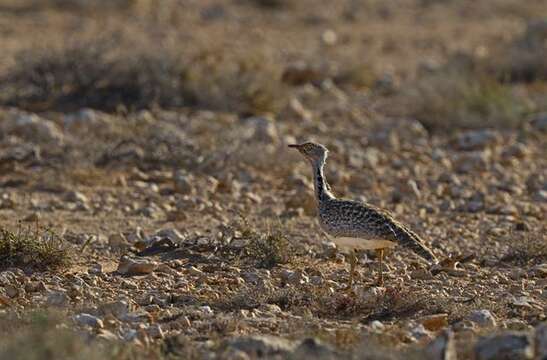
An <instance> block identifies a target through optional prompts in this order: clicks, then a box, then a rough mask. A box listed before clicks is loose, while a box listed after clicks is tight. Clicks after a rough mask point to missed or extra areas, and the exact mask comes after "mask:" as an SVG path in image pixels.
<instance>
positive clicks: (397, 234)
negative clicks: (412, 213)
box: [372, 208, 437, 262]
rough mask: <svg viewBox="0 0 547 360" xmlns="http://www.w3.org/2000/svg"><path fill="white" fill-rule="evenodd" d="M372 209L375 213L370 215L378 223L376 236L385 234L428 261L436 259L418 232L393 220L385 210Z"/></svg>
mask: <svg viewBox="0 0 547 360" xmlns="http://www.w3.org/2000/svg"><path fill="white" fill-rule="evenodd" d="M373 211H374V213H375V214H374V215H372V216H374V217H375V218H376V219H375V221H376V223H377V224H378V226H377V227H376V229H377V230H376V233H377V235H378V236H385V237H386V238H388V239H391V240H393V241H395V242H396V243H398V244H400V245H401V246H403V247H406V248H408V249H411V250H412V251H414V252H415V253H416V254H418V255H420V256H421V257H423V258H424V259H426V260H428V261H432V262H436V261H437V259H436V257H435V255H433V253H432V252H431V250H430V249H429V248H428V247H427V246H426V245H425V241H424V240H423V239H422V238H421V237H420V236H418V234H416V233H415V232H413V231H412V230H410V229H409V228H408V227H406V226H405V225H403V224H401V223H400V222H398V221H397V220H395V219H394V218H393V217H392V216H391V214H389V213H388V212H387V211H385V210H382V209H378V208H373Z"/></svg>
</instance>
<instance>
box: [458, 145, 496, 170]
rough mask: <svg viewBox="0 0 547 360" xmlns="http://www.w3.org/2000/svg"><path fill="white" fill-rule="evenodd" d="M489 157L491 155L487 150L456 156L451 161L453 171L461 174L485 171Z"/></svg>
mask: <svg viewBox="0 0 547 360" xmlns="http://www.w3.org/2000/svg"><path fill="white" fill-rule="evenodd" d="M491 156H492V153H491V152H490V151H488V149H487V150H484V151H470V152H465V153H462V154H458V155H457V156H456V157H455V158H454V161H453V162H454V169H455V170H456V171H457V172H458V173H462V174H467V173H472V172H476V171H477V172H478V171H485V170H487V168H488V164H489V162H490V158H491Z"/></svg>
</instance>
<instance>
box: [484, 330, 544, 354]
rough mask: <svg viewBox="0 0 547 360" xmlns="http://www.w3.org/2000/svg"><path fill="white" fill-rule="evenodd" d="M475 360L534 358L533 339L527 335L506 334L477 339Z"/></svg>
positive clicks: (519, 333) (520, 333)
mask: <svg viewBox="0 0 547 360" xmlns="http://www.w3.org/2000/svg"><path fill="white" fill-rule="evenodd" d="M475 356H476V359H477V360H526V359H532V358H533V357H534V347H533V339H532V338H531V336H530V335H529V334H527V333H522V332H506V333H503V334H500V335H492V336H488V337H485V338H481V339H479V341H478V342H477V344H476V345H475Z"/></svg>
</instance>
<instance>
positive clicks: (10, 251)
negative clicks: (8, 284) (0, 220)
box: [0, 225, 69, 270]
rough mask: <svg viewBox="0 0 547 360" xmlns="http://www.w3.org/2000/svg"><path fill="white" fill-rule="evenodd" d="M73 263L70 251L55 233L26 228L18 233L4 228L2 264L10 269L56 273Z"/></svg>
mask: <svg viewBox="0 0 547 360" xmlns="http://www.w3.org/2000/svg"><path fill="white" fill-rule="evenodd" d="M68 263H69V253H68V249H67V247H66V246H65V244H63V241H62V239H61V238H60V237H59V236H57V235H56V234H55V233H54V232H52V231H51V230H48V229H46V230H43V229H40V228H38V226H37V227H36V228H35V229H34V230H32V229H31V228H30V227H28V228H26V229H24V228H23V227H22V225H20V226H19V227H18V229H17V230H16V231H15V232H12V231H10V230H8V229H5V228H0V264H1V268H2V269H6V268H10V267H19V268H32V269H37V270H55V269H58V268H61V267H63V266H66V265H67V264H68Z"/></svg>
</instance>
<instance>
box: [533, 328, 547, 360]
mask: <svg viewBox="0 0 547 360" xmlns="http://www.w3.org/2000/svg"><path fill="white" fill-rule="evenodd" d="M535 343H536V358H537V359H539V360H546V359H547V322H543V323H542V324H539V325H538V326H537V327H536V329H535Z"/></svg>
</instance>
